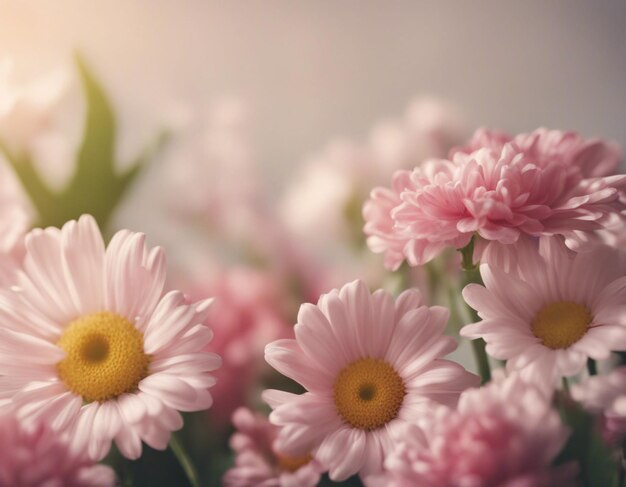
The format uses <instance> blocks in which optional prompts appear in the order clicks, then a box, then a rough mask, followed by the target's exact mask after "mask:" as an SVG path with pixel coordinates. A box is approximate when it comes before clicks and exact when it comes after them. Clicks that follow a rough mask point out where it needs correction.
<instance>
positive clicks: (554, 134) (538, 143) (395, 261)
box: [363, 129, 626, 269]
mask: <svg viewBox="0 0 626 487" xmlns="http://www.w3.org/2000/svg"><path fill="white" fill-rule="evenodd" d="M620 157H621V154H620V152H619V150H618V149H617V148H616V147H615V146H614V145H613V144H610V143H606V142H604V141H601V140H597V139H592V140H585V139H583V138H582V137H580V136H579V135H577V134H575V133H571V132H560V131H555V130H546V129H538V130H536V131H535V132H532V133H530V134H521V135H518V136H516V137H514V138H512V137H509V136H508V135H505V134H501V133H498V132H491V131H486V130H479V131H478V132H477V133H476V134H475V135H474V137H473V138H472V140H471V141H470V142H469V144H468V145H467V146H466V147H463V148H459V149H455V150H452V151H451V155H450V159H429V160H426V161H425V162H423V163H422V164H421V165H420V166H418V167H416V168H415V169H413V170H412V171H398V172H396V173H395V175H394V177H393V182H392V187H391V188H390V189H389V188H376V189H374V190H373V191H372V193H371V198H370V200H369V201H368V202H367V203H366V204H365V205H364V208H363V215H364V218H365V220H366V224H365V233H366V234H367V235H368V236H369V238H368V245H369V247H370V249H371V250H372V251H374V252H379V253H384V254H385V264H386V266H387V267H388V268H390V269H397V268H398V267H399V266H400V264H401V263H402V261H403V260H404V259H406V260H407V262H408V263H409V264H410V265H420V264H423V263H425V262H428V261H430V260H431V259H433V258H434V257H436V256H437V255H438V254H439V253H440V252H441V251H442V250H443V249H444V248H446V247H455V248H461V247H464V246H466V245H467V244H468V243H469V241H470V239H471V238H472V236H473V235H474V234H478V235H479V236H480V237H482V238H483V239H485V240H486V241H495V242H499V243H502V244H512V243H515V242H516V241H517V240H518V239H519V237H520V235H531V236H535V237H537V236H541V235H562V236H564V237H566V238H568V239H569V240H570V241H572V242H574V243H575V242H578V241H580V240H581V239H582V238H584V237H585V235H586V234H588V233H590V232H595V231H598V230H603V229H606V228H612V226H613V225H615V219H616V218H617V219H619V220H620V221H622V222H623V220H624V215H625V214H626V197H625V196H624V189H625V188H626V175H612V174H613V172H614V171H615V169H616V167H617V164H618V162H619V160H620Z"/></svg>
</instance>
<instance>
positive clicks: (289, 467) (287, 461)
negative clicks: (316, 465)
mask: <svg viewBox="0 0 626 487" xmlns="http://www.w3.org/2000/svg"><path fill="white" fill-rule="evenodd" d="M276 460H277V461H278V467H279V468H280V470H281V471H283V472H290V473H293V472H295V471H297V470H299V469H300V468H302V467H304V466H305V465H306V464H308V463H309V462H310V461H311V460H313V457H312V456H311V455H304V456H302V457H290V456H289V455H283V454H276Z"/></svg>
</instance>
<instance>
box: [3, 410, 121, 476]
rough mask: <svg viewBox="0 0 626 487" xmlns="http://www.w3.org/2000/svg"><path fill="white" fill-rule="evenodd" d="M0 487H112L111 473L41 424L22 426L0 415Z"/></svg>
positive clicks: (14, 419) (108, 469) (15, 419)
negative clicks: (78, 452)
mask: <svg viewBox="0 0 626 487" xmlns="http://www.w3.org/2000/svg"><path fill="white" fill-rule="evenodd" d="M0 452H2V454H0V485H2V487H112V486H113V485H115V473H114V472H113V470H111V469H110V468H109V467H107V466H105V465H98V464H96V463H94V461H93V460H90V459H89V458H87V456H86V455H84V454H76V453H73V452H72V451H70V449H69V448H68V446H67V444H66V443H65V442H64V441H62V440H61V438H60V436H59V435H58V434H57V433H56V432H54V431H53V430H52V429H50V428H49V427H48V426H47V425H45V424H44V423H30V424H28V425H25V424H24V423H23V422H21V421H18V419H17V418H16V417H15V416H14V415H13V414H11V413H8V412H4V413H2V414H0Z"/></svg>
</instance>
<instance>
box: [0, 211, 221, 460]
mask: <svg viewBox="0 0 626 487" xmlns="http://www.w3.org/2000/svg"><path fill="white" fill-rule="evenodd" d="M25 246H26V255H25V257H24V264H23V272H20V274H19V275H18V282H17V286H14V287H12V288H10V289H6V290H3V291H2V292H1V293H0V300H1V302H2V306H1V307H0V375H1V376H2V377H0V398H2V399H3V402H4V403H13V404H14V406H15V407H16V410H17V414H18V417H19V418H20V419H23V420H26V419H39V420H42V421H46V422H47V423H49V424H50V425H51V427H52V428H53V429H54V430H55V431H64V432H67V434H68V435H69V437H70V441H71V446H72V447H73V448H75V450H77V451H78V450H83V449H85V450H86V451H87V452H88V454H89V456H90V457H91V458H94V459H100V458H102V457H103V456H104V455H106V453H107V452H108V450H109V448H110V447H111V442H112V441H113V440H114V441H115V443H116V444H117V446H118V448H119V450H120V451H121V452H122V454H123V455H124V456H126V457H128V458H137V457H139V456H140V454H141V441H142V440H143V441H144V442H146V443H147V444H148V445H150V446H151V447H153V448H156V449H164V448H165V447H166V446H167V443H168V440H169V436H170V432H171V431H173V430H176V429H179V428H180V427H181V426H182V418H181V415H180V414H179V412H178V411H197V410H202V409H206V408H208V407H209V406H210V405H211V402H212V398H211V395H210V393H209V391H208V388H209V387H210V386H212V385H213V383H214V378H213V377H212V376H211V375H210V374H209V372H210V371H212V370H215V369H216V368H217V367H219V364H220V359H219V357H218V356H217V355H214V354H212V353H208V352H206V351H204V349H205V347H206V344H207V343H208V342H209V341H210V339H211V336H212V333H211V331H210V330H209V329H208V328H207V327H206V326H204V325H202V324H201V323H202V321H203V320H204V319H205V316H206V313H207V310H208V307H209V305H210V300H205V301H200V302H197V303H193V304H188V303H187V302H186V300H185V296H184V295H183V294H182V293H180V292H177V291H172V292H169V293H167V294H166V295H165V296H162V291H163V284H164V281H165V258H164V253H163V250H162V249H161V248H158V247H157V248H153V249H148V248H147V247H146V245H145V236H144V235H143V234H140V233H133V232H130V231H127V230H122V231H120V232H118V233H117V234H115V236H114V237H113V239H112V240H111V243H110V244H109V246H108V248H107V249H106V250H105V247H104V243H103V241H102V236H101V234H100V231H99V229H98V227H97V224H96V222H95V220H94V219H93V218H92V217H91V216H82V217H81V218H80V219H79V220H78V221H71V222H68V223H66V224H65V225H64V226H63V228H62V229H61V230H59V229H56V228H47V229H45V230H43V229H35V230H33V231H32V232H30V233H29V234H28V235H27V236H26V242H25Z"/></svg>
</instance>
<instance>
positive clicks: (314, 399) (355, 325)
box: [264, 281, 478, 480]
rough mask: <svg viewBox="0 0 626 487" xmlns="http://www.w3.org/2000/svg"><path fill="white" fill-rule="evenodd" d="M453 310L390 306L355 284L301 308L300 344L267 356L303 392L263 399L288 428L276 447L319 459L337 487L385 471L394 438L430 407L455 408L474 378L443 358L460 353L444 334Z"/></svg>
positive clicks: (403, 299)
mask: <svg viewBox="0 0 626 487" xmlns="http://www.w3.org/2000/svg"><path fill="white" fill-rule="evenodd" d="M447 321H448V311H447V310H446V309H445V308H441V307H438V306H434V307H430V308H429V307H427V306H424V304H423V303H422V298H421V295H420V293H419V291H417V290H409V291H406V292H404V293H403V294H402V295H400V297H399V298H398V299H397V301H396V302H395V303H394V300H393V298H392V296H391V295H390V294H389V293H387V292H385V291H383V290H379V291H376V292H375V293H373V294H370V292H369V291H368V289H367V287H366V286H365V284H363V283H362V282H361V281H354V282H353V283H351V284H347V285H345V286H344V287H343V288H341V290H334V291H332V292H330V293H328V294H325V295H323V296H322V297H321V298H320V300H319V301H318V303H317V306H316V305H313V304H304V305H302V307H301V308H300V313H299V315H298V324H296V326H295V334H296V339H295V340H279V341H276V342H274V343H270V344H269V345H268V346H267V347H266V349H265V357H266V360H267V361H268V362H269V363H270V364H271V365H272V366H273V367H274V368H276V369H277V370H278V371H279V372H281V373H283V374H285V375H286V376H288V377H291V378H292V379H294V380H296V381H297V382H299V383H300V384H302V385H303V386H304V387H305V388H306V389H307V391H308V392H306V393H304V394H301V395H297V394H290V393H287V392H282V391H274V390H270V391H265V394H264V399H265V400H266V401H267V402H268V403H269V404H270V406H271V407H272V408H273V409H274V411H273V412H272V414H271V415H270V420H271V421H272V423H274V424H276V425H279V426H282V429H281V431H280V433H279V436H278V440H277V447H278V448H279V449H280V450H281V451H284V452H286V453H288V454H290V455H294V456H299V455H305V454H308V453H310V452H314V455H315V457H316V458H317V459H318V460H319V461H320V463H321V464H322V465H323V466H324V467H325V468H327V469H328V470H329V472H330V477H331V478H332V479H333V480H342V479H345V478H347V477H349V476H350V475H353V474H356V473H360V474H361V475H367V474H369V473H372V472H376V471H377V470H380V469H381V468H382V462H383V458H384V457H385V455H386V454H387V452H388V451H389V450H390V447H391V443H390V436H389V435H390V432H391V431H393V430H394V429H395V428H397V427H399V426H401V425H403V424H404V423H405V422H407V421H413V420H415V419H416V418H417V417H419V416H420V415H421V414H422V412H423V411H424V409H426V408H427V407H428V406H430V405H431V404H432V401H436V402H440V403H443V404H450V405H453V404H455V403H456V400H457V398H458V395H459V394H460V392H461V391H462V390H464V389H465V388H467V387H469V386H472V385H476V384H477V382H478V380H477V379H478V378H477V377H476V376H474V375H473V374H470V373H468V372H466V371H465V370H464V369H463V368H462V367H461V366H460V365H458V364H456V363H453V362H450V361H448V360H444V359H443V358H442V357H443V356H445V355H446V354H448V353H450V352H452V351H453V350H454V349H455V348H456V343H455V341H454V340H453V339H452V338H450V337H446V336H444V335H443V331H444V328H445V326H446V323H447Z"/></svg>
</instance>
